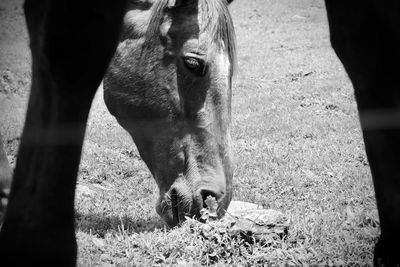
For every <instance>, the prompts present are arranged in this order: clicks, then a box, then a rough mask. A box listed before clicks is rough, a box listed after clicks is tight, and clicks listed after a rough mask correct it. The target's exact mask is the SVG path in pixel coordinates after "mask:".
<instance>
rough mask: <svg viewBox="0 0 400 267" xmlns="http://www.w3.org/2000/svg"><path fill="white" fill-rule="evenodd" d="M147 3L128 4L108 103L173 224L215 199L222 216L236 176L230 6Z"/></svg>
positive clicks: (108, 80) (107, 80) (109, 77)
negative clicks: (138, 14) (154, 181)
mask: <svg viewBox="0 0 400 267" xmlns="http://www.w3.org/2000/svg"><path fill="white" fill-rule="evenodd" d="M147 3H148V4H147V6H143V2H132V3H130V4H129V6H128V10H127V13H126V15H125V18H124V23H123V28H122V37H121V40H120V43H119V45H118V47H117V50H116V53H115V55H114V58H113V59H112V61H111V63H110V66H109V68H108V70H107V72H106V75H105V76H104V82H103V88H104V100H105V104H106V106H107V108H108V110H109V111H110V113H111V114H113V115H114V116H115V117H116V119H117V121H118V122H119V124H120V125H121V126H122V127H123V128H125V129H126V130H127V131H128V132H129V134H130V135H131V136H132V139H133V141H134V143H135V144H136V146H137V148H138V150H139V153H140V155H141V158H142V159H143V160H144V162H145V163H146V164H147V166H148V168H149V170H150V171H151V173H152V175H153V177H154V178H155V180H156V182H157V185H158V187H159V193H160V197H159V200H158V201H157V205H156V211H157V213H158V214H159V215H160V216H161V217H162V218H163V219H164V221H165V222H167V224H168V225H169V226H175V225H177V224H178V223H179V222H182V221H184V220H185V217H193V216H195V217H197V218H199V217H200V210H201V209H202V208H204V207H205V205H204V201H205V200H206V199H207V197H210V196H211V197H214V198H215V199H216V201H217V203H218V208H217V215H218V217H222V216H223V215H224V213H225V211H226V209H227V208H228V205H229V203H230V201H231V198H232V177H233V171H232V152H231V150H232V149H231V137H230V122H231V95H232V89H231V84H232V75H233V72H234V68H235V65H236V48H235V34H234V28H233V22H232V19H231V17H230V14H229V11H228V6H227V5H226V4H225V3H224V2H223V1H199V2H198V3H196V2H188V3H185V4H180V5H176V4H175V5H170V4H169V1H166V0H162V1H157V2H155V3H153V4H149V2H147ZM139 7H140V10H139ZM138 10H139V11H140V12H141V14H142V16H141V17H140V19H139V20H138V19H137V17H138V16H137V12H138ZM149 10H151V11H149ZM147 15H148V16H147ZM143 21H145V22H144V23H143ZM146 22H147V23H146ZM132 66H135V67H134V68H132Z"/></svg>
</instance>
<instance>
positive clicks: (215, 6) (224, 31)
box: [144, 0, 237, 75]
mask: <svg viewBox="0 0 400 267" xmlns="http://www.w3.org/2000/svg"><path fill="white" fill-rule="evenodd" d="M168 5H169V0H158V1H156V2H155V4H154V7H153V8H152V9H153V11H152V14H151V16H150V21H149V26H148V28H147V32H146V41H145V44H144V45H145V46H146V45H149V44H150V43H151V41H152V40H153V38H155V37H157V36H158V35H157V33H158V32H159V28H160V26H161V24H162V22H163V18H164V11H165V9H166V8H167V7H168ZM181 8H184V9H192V8H196V9H197V10H198V12H199V13H200V17H201V21H200V25H199V27H200V32H202V33H203V32H205V33H207V34H206V36H209V38H210V40H209V43H210V44H212V43H214V44H216V45H218V46H219V48H220V49H222V50H226V51H227V53H228V57H229V61H230V63H231V64H230V75H233V73H234V71H235V68H236V65H237V58H236V36H235V29H234V27H233V21H232V18H231V15H230V13H229V10H228V2H227V1H226V0H194V1H188V2H186V5H185V6H183V7H181ZM157 38H158V37H157Z"/></svg>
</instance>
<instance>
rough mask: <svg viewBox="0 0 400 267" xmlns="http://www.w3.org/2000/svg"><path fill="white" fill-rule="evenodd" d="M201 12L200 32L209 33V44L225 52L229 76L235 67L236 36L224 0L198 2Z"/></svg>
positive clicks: (200, 0) (201, 0) (202, 0)
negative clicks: (213, 44) (214, 44)
mask: <svg viewBox="0 0 400 267" xmlns="http://www.w3.org/2000/svg"><path fill="white" fill-rule="evenodd" d="M198 1H199V12H201V17H202V19H201V22H200V23H201V25H200V31H201V32H209V34H208V36H209V37H210V40H209V42H210V43H216V44H217V45H218V46H219V48H221V49H223V50H226V51H227V53H228V57H229V61H230V63H231V64H230V66H231V67H230V74H231V75H232V74H233V73H234V71H235V68H236V65H237V58H236V36H235V28H234V26H233V21H232V17H231V15H230V13H229V10H228V3H227V2H226V0H198Z"/></svg>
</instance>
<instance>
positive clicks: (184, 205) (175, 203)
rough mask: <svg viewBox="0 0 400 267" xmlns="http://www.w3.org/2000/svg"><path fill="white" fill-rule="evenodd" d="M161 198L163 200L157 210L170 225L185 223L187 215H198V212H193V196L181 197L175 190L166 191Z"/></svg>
mask: <svg viewBox="0 0 400 267" xmlns="http://www.w3.org/2000/svg"><path fill="white" fill-rule="evenodd" d="M160 198H161V201H159V203H158V204H157V206H156V211H157V213H158V214H159V215H160V216H161V218H163V220H164V221H165V222H166V223H167V225H168V226H169V227H174V226H177V225H179V224H181V223H183V222H184V221H185V220H186V217H189V218H191V217H197V214H192V213H193V212H192V200H191V198H187V197H185V198H181V197H179V195H178V194H177V193H176V192H174V190H171V192H169V193H165V194H164V196H160Z"/></svg>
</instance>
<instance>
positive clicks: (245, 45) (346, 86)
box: [0, 0, 379, 266]
mask: <svg viewBox="0 0 400 267" xmlns="http://www.w3.org/2000/svg"><path fill="white" fill-rule="evenodd" d="M15 7H16V8H15ZM230 9H231V12H232V16H233V19H234V23H235V26H236V33H237V41H238V59H239V64H238V66H239V67H238V72H237V75H236V77H235V82H234V88H233V122H232V137H233V144H234V167H235V171H234V177H235V178H234V199H236V200H243V201H249V202H253V203H257V204H261V205H263V206H264V207H266V208H272V209H276V210H279V211H282V212H284V213H285V214H287V216H288V217H289V218H290V220H291V224H290V228H289V232H288V235H287V236H285V237H284V238H282V239H271V240H270V241H269V242H266V243H263V244H260V243H253V244H251V242H250V243H249V242H245V241H244V240H241V239H237V238H234V237H232V236H229V235H227V234H225V233H219V234H218V235H216V237H215V238H207V237H205V236H204V235H202V233H201V229H200V228H201V226H200V225H199V224H198V223H196V222H188V223H185V224H184V225H183V226H181V227H179V228H175V229H172V230H168V229H166V228H165V226H164V225H163V222H162V221H161V220H160V218H159V217H158V215H157V214H156V212H155V202H156V199H157V195H158V192H157V191H158V189H157V186H156V184H155V182H154V181H153V179H152V177H151V175H150V172H149V171H148V170H147V168H146V166H145V164H144V163H143V162H142V160H141V159H140V157H139V155H138V152H137V150H136V147H135V145H134V144H133V142H132V140H131V138H130V137H129V135H128V134H127V133H126V132H125V131H124V130H123V129H122V128H121V127H120V126H119V125H118V124H117V122H116V120H115V119H114V118H113V117H112V116H111V115H110V114H109V113H108V111H107V109H106V108H105V106H104V103H103V100H102V92H101V90H100V91H99V92H98V94H97V96H96V99H95V101H94V104H93V107H92V110H91V116H90V121H89V123H88V128H87V134H86V140H85V145H84V153H83V156H82V162H81V168H80V172H79V184H80V185H83V186H88V187H90V188H92V189H95V191H96V193H95V194H89V193H85V192H83V193H82V192H80V193H79V194H78V197H77V199H76V212H77V217H76V218H77V220H76V229H77V230H76V232H77V239H78V244H79V263H80V265H81V266H165V265H174V266H200V265H212V264H215V265H217V266H232V265H233V266H256V265H272V266H275V265H279V266H281V265H284V264H287V265H289V266H299V265H332V266H336V265H346V266H359V265H371V263H372V257H373V247H374V243H375V242H376V240H377V237H378V235H379V221H378V216H377V210H376V205H375V197H374V193H373V187H372V180H371V174H370V171H369V166H368V161H367V159H366V155H365V151H364V145H363V142H362V135H361V130H360V126H359V121H358V117H357V111H356V104H355V100H354V97H353V89H352V87H351V84H350V81H349V79H348V78H347V76H346V74H345V72H344V70H343V67H342V65H341V64H340V62H339V60H338V59H337V57H336V56H335V54H334V52H333V50H332V49H331V47H330V43H329V30H328V26H327V21H326V14H325V9H324V5H323V2H322V1H319V0H296V1H293V0H236V1H235V2H234V3H233V4H232V5H231V8H230ZM0 18H1V20H0V21H1V23H2V25H4V23H8V24H7V25H11V26H8V28H7V29H5V28H4V29H3V30H1V34H2V35H1V37H0V44H1V51H0V56H1V60H0V74H1V77H0V105H1V106H0V114H1V115H0V119H1V120H0V122H1V131H3V135H4V138H5V139H6V144H5V145H6V150H7V152H8V153H9V154H10V159H11V161H13V159H14V157H15V155H16V152H17V145H18V140H19V139H18V136H19V133H20V131H21V125H22V122H23V116H24V115H23V114H24V110H25V101H26V98H27V92H26V91H27V90H28V87H29V78H30V74H29V64H30V63H29V60H30V59H29V50H28V49H27V44H26V42H27V37H26V31H25V30H23V29H22V27H23V25H24V24H23V17H22V10H21V9H20V8H18V5H17V4H15V3H13V1H11V0H7V1H4V2H2V4H1V5H0ZM10 21H11V22H14V21H15V23H11V24H10ZM18 25H19V26H18ZM92 191H93V190H92Z"/></svg>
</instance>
